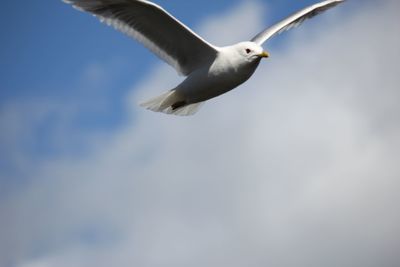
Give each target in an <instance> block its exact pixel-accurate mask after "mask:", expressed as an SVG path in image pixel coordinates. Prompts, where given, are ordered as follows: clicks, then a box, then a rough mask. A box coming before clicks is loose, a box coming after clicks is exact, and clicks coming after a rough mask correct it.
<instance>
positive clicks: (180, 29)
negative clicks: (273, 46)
mask: <svg viewBox="0 0 400 267" xmlns="http://www.w3.org/2000/svg"><path fill="white" fill-rule="evenodd" d="M63 1H64V2H66V3H69V4H72V5H73V6H74V7H75V8H77V9H78V10H82V11H86V12H90V13H92V14H94V15H95V16H96V17H98V18H99V19H100V20H101V21H103V22H105V23H107V24H108V25H111V26H113V27H114V28H115V29H117V30H120V31H121V32H123V33H125V34H127V35H129V36H131V37H133V38H134V39H136V40H137V41H139V42H141V43H142V44H143V45H144V46H145V47H147V48H148V49H149V50H151V51H152V52H153V53H154V54H156V55H157V56H158V57H159V58H161V59H162V60H164V61H165V62H166V63H168V64H170V65H171V66H172V67H174V68H175V69H176V70H177V71H178V73H179V74H181V75H184V76H186V79H185V80H184V81H183V82H182V83H180V84H179V85H178V86H176V87H175V88H174V89H172V90H169V91H167V92H166V93H164V94H162V95H160V96H158V97H155V98H153V99H150V100H149V101H146V102H144V103H142V104H141V106H143V107H145V108H147V109H149V110H152V111H156V112H164V113H167V114H174V115H181V116H187V115H192V114H194V113H196V112H197V110H198V109H199V107H200V106H201V104H202V103H203V102H205V101H207V100H209V99H211V98H214V97H217V96H219V95H222V94H224V93H226V92H228V91H230V90H232V89H234V88H235V87H237V86H239V85H240V84H242V83H244V82H245V81H247V80H248V79H249V78H250V77H251V76H252V75H253V73H254V71H255V70H256V69H257V67H258V65H259V63H260V61H261V59H262V58H268V57H269V54H268V53H267V52H266V51H264V50H263V48H262V47H261V46H262V45H263V44H264V43H265V42H266V41H267V40H268V39H270V38H271V37H273V36H274V35H276V34H278V33H281V32H283V31H286V30H289V29H291V28H293V27H296V26H298V25H300V24H301V23H302V22H303V21H305V20H306V19H309V18H312V17H314V16H316V15H318V14H320V13H322V12H324V11H326V10H328V9H330V8H332V7H334V6H336V5H338V4H340V3H342V2H344V0H327V1H323V2H320V3H317V4H314V5H312V6H309V7H307V8H305V9H303V10H300V11H299V12H297V13H295V14H293V15H291V16H289V17H288V18H286V19H284V20H282V21H281V22H278V23H276V24H275V25H273V26H272V27H270V28H267V29H266V30H264V31H262V32H260V33H259V34H257V35H256V36H255V37H254V38H253V39H251V40H250V41H246V42H240V43H238V44H234V45H231V46H225V47H218V46H215V45H212V44H210V43H209V42H207V41H206V40H204V39H203V38H201V37H200V36H199V35H198V34H196V33H195V32H194V31H192V30H191V29H189V28H188V27H187V26H186V25H184V24H183V23H182V22H180V21H179V20H177V19H176V18H175V17H173V16H172V15H171V14H169V13H168V12H167V11H165V10H164V9H163V8H162V7H160V6H159V5H157V4H155V3H152V2H150V1H147V0H63Z"/></svg>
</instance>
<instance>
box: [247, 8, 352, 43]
mask: <svg viewBox="0 0 400 267" xmlns="http://www.w3.org/2000/svg"><path fill="white" fill-rule="evenodd" d="M343 2H344V0H328V1H323V2H320V3H318V4H314V5H312V6H309V7H307V8H305V9H303V10H300V11H299V12H296V13H295V14H293V15H291V16H290V17H288V18H286V19H284V20H282V21H281V22H279V23H277V24H275V25H273V26H272V27H270V28H268V29H266V30H264V31H262V32H260V33H259V34H257V35H256V36H255V37H254V38H253V39H252V40H251V41H253V42H255V43H257V44H259V45H262V44H263V43H264V42H266V41H267V40H268V39H270V38H271V37H273V36H274V35H275V34H279V33H282V32H284V31H287V30H290V29H292V28H295V27H297V26H299V25H300V24H302V23H303V22H304V21H305V20H307V19H310V18H313V17H315V16H317V15H319V14H321V13H322V12H324V11H326V10H328V9H330V8H332V7H334V6H337V5H338V4H341V3H343Z"/></svg>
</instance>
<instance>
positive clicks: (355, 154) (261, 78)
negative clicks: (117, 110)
mask: <svg viewBox="0 0 400 267" xmlns="http://www.w3.org/2000/svg"><path fill="white" fill-rule="evenodd" d="M241 5H242V6H241V8H243V9H244V10H246V12H245V13H246V14H247V16H248V21H252V22H251V24H252V26H253V27H255V28H262V27H263V25H258V24H261V16H262V13H261V12H259V10H261V9H262V6H261V5H260V3H257V2H250V3H248V2H244V3H243V4H241ZM397 7H398V4H397V3H396V2H389V1H387V2H382V3H381V6H380V7H379V8H378V9H374V8H375V7H373V6H361V7H359V8H358V9H357V10H356V9H353V10H352V12H348V13H347V14H346V15H343V14H339V13H335V12H331V13H330V14H325V15H324V16H322V17H321V18H318V19H319V20H320V22H321V26H319V27H315V28H314V27H313V28H312V29H311V28H310V27H307V24H305V25H304V26H303V27H302V28H299V29H297V30H296V31H297V33H295V34H293V35H292V37H291V38H288V40H287V42H288V44H287V45H286V48H285V51H282V50H278V51H272V58H271V59H270V60H269V61H265V62H263V64H262V66H261V67H260V69H259V70H258V71H257V73H256V75H255V76H254V77H253V78H252V79H251V80H250V81H249V82H248V83H246V84H245V85H243V86H241V87H240V88H239V89H237V90H235V91H233V92H232V93H229V94H227V95H224V96H223V97H220V98H218V99H215V100H213V101H210V102H209V103H207V104H206V105H205V106H204V107H203V110H201V111H200V112H199V113H198V114H197V115H196V116H194V117H190V118H175V117H169V116H165V115H162V114H154V113H150V112H148V111H145V110H140V109H138V108H136V106H134V105H135V104H134V103H137V102H138V100H139V99H142V98H144V96H150V95H152V94H153V93H154V94H157V92H158V93H159V92H161V91H162V90H165V89H168V88H170V87H172V86H173V85H174V84H175V83H176V82H178V81H179V78H177V77H176V76H175V74H174V72H173V70H171V69H169V68H168V67H166V66H163V67H159V68H158V69H156V70H154V72H153V73H151V74H149V78H148V79H147V80H144V81H143V82H142V84H141V85H138V86H137V87H136V88H134V89H133V90H132V95H131V97H130V98H129V103H128V104H127V105H129V106H130V107H133V108H132V109H133V111H132V120H131V121H130V122H129V123H128V124H127V125H126V127H125V128H124V129H122V130H120V131H118V132H116V133H115V134H113V135H112V136H111V137H108V138H103V137H101V136H100V137H99V136H95V135H94V136H93V139H94V140H95V141H94V144H95V149H94V151H93V152H92V153H91V155H89V156H88V157H86V158H79V160H74V159H54V160H53V161H46V162H39V163H38V164H39V166H38V168H37V169H36V170H35V171H34V172H33V173H32V174H31V175H32V182H31V183H30V184H29V185H27V187H26V188H25V189H24V190H23V191H22V192H20V193H19V194H17V195H14V196H12V197H10V198H9V199H8V200H7V201H5V202H4V203H1V204H0V212H1V214H2V217H3V215H5V216H4V218H5V220H3V219H2V220H1V222H0V227H1V228H0V235H1V236H2V241H1V242H0V259H1V261H3V263H4V265H6V264H17V263H18V264H20V265H19V266H23V267H32V266H34V267H47V266H58V267H59V266H77V267H79V266H100V267H101V266H194V267H196V266H265V265H269V266H285V267H286V266H307V267H309V266H326V267H329V266H363V267H365V266H385V267H389V266H396V263H398V262H399V257H398V255H397V251H396V248H397V247H398V246H399V242H400V240H399V234H400V232H399V230H400V229H399V228H400V227H399V225H400V218H399V215H398V211H397V207H396V203H398V202H399V200H400V199H399V196H398V193H397V192H396V191H397V190H396V189H397V188H399V186H400V181H399V180H398V177H399V175H400V167H399V166H398V164H397V159H398V156H399V155H398V151H399V145H400V142H399V137H398V136H400V135H399V133H400V123H399V122H400V120H399V114H400V113H399V108H398V105H397V103H396V100H397V99H399V93H398V90H397V87H398V84H399V82H400V77H399V76H398V75H397V74H396V68H397V62H398V60H400V55H399V53H398V52H397V50H398V49H397V48H398V47H399V46H400V37H399V36H398V35H396V34H395V33H396V32H397V31H398V29H397V25H399V22H400V21H399V18H398V15H397V14H396V10H397ZM344 9H345V8H342V12H343V10H344ZM237 10H239V9H237V8H236V9H234V10H232V14H233V15H232V14H226V17H225V16H224V17H219V18H216V19H213V20H211V21H208V22H206V23H205V26H204V27H201V29H202V32H203V33H204V35H207V36H213V34H214V33H213V31H214V30H215V31H217V32H218V31H219V30H218V27H217V28H216V27H215V25H218V24H219V23H221V22H222V24H225V23H223V22H224V21H228V22H227V23H226V25H224V26H226V27H227V28H230V27H229V25H230V24H232V25H233V26H232V27H231V28H240V27H237V26H235V25H236V23H237V21H238V20H236V19H235V16H238V17H240V21H242V20H246V19H247V17H246V16H245V17H242V14H240V12H238V11H237ZM382 29H384V31H383V30H382ZM236 34H237V35H236ZM243 36H244V33H243V32H240V31H238V32H236V31H232V32H231V35H229V36H225V37H223V38H227V40H234V39H236V38H243ZM215 38H218V36H217V37H215ZM221 38H222V37H221ZM219 41H220V42H224V40H222V39H221V40H219ZM149 89H150V91H149ZM151 90H154V91H151ZM1 261H0V263H2V262H1Z"/></svg>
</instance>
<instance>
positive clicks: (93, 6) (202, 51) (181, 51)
mask: <svg viewBox="0 0 400 267" xmlns="http://www.w3.org/2000/svg"><path fill="white" fill-rule="evenodd" d="M64 2H66V3H69V4H72V5H73V6H74V7H75V8H77V9H79V10H82V11H87V12H90V13H92V14H94V15H95V16H96V17H98V18H99V19H100V20H101V21H103V22H105V23H107V24H108V25H111V26H113V27H114V28H116V29H117V30H119V31H121V32H123V33H125V34H127V35H129V36H131V37H133V38H134V39H136V40H138V41H139V42H141V43H142V44H143V45H144V46H145V47H147V48H148V49H149V50H151V51H152V52H153V53H154V54H156V55H157V56H158V57H159V58H161V59H163V60H164V61H165V62H167V63H168V64H170V65H171V66H173V67H174V68H175V69H176V70H177V71H178V72H179V73H180V74H183V75H189V74H190V73H191V72H193V71H194V70H196V69H197V68H198V67H200V66H202V65H203V64H205V63H208V62H211V61H212V60H213V59H214V58H215V57H216V54H217V49H216V47H214V46H213V45H211V44H209V43H208V42H206V41H205V40H204V39H202V38H201V37H200V36H198V35H197V34H196V33H195V32H193V31H192V30H191V29H189V28H188V27H187V26H185V25H184V24H183V23H181V22H180V21H178V20H177V19H176V18H174V17H173V16H172V15H170V14H169V13H168V12H166V11H165V10H164V9H163V8H162V7H160V6H158V5H156V4H154V3H152V2H149V1H146V0H64Z"/></svg>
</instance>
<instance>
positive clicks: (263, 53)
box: [259, 51, 269, 58]
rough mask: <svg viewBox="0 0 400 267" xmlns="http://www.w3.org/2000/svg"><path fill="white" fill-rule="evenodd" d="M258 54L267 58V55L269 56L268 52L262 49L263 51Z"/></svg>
mask: <svg viewBox="0 0 400 267" xmlns="http://www.w3.org/2000/svg"><path fill="white" fill-rule="evenodd" d="M259 56H260V57H264V58H268V57H269V54H268V52H266V51H264V52H262V53H261V54H259Z"/></svg>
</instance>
